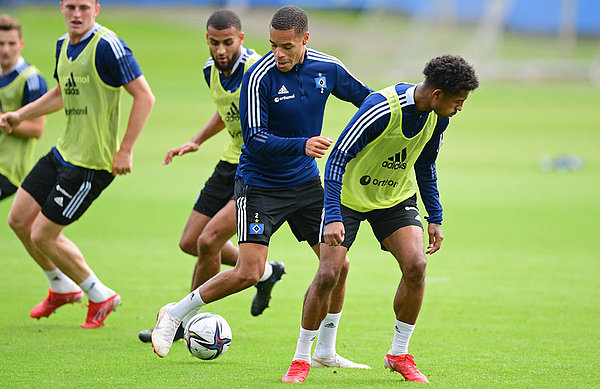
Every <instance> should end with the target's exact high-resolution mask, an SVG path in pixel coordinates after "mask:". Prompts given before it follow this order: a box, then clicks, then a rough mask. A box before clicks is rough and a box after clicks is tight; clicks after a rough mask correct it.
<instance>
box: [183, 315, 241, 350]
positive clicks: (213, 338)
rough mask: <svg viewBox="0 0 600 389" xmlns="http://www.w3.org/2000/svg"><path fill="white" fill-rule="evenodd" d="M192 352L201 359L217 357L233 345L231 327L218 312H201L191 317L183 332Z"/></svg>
mask: <svg viewBox="0 0 600 389" xmlns="http://www.w3.org/2000/svg"><path fill="white" fill-rule="evenodd" d="M183 338H184V340H185V344H186V346H187V348H188V350H190V354H192V355H193V356H195V357H196V358H200V359H205V360H208V359H215V358H217V357H218V356H219V355H221V354H223V353H224V352H225V351H227V349H229V346H230V345H231V328H230V327H229V324H228V323H227V321H226V320H225V319H223V317H221V316H219V315H217V314H216V313H209V312H204V313H199V314H197V315H194V316H193V317H191V318H190V319H189V321H188V322H187V324H186V326H185V331H184V334H183Z"/></svg>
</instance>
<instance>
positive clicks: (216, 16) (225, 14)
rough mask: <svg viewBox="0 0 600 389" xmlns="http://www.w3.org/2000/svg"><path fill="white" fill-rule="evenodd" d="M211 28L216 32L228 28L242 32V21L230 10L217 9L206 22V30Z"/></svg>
mask: <svg viewBox="0 0 600 389" xmlns="http://www.w3.org/2000/svg"><path fill="white" fill-rule="evenodd" d="M208 27H213V28H215V29H217V30H226V29H228V28H229V27H235V28H236V29H237V30H238V31H242V21H241V20H240V17H239V16H238V15H237V14H236V13H235V12H233V11H232V10H230V9H219V10H217V11H215V12H213V13H212V14H211V15H210V16H209V17H208V20H207V21H206V29H207V30H208Z"/></svg>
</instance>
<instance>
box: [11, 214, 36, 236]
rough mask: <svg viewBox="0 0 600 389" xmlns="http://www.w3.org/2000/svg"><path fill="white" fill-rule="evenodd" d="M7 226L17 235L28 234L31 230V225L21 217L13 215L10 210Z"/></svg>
mask: <svg viewBox="0 0 600 389" xmlns="http://www.w3.org/2000/svg"><path fill="white" fill-rule="evenodd" d="M8 226H9V227H10V228H11V229H12V230H13V231H14V232H15V234H17V235H18V236H22V235H29V234H30V231H31V226H30V225H28V224H27V223H25V221H24V220H23V219H21V218H19V217H18V216H16V215H14V214H13V213H12V212H11V213H9V214H8Z"/></svg>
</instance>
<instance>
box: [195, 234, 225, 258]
mask: <svg viewBox="0 0 600 389" xmlns="http://www.w3.org/2000/svg"><path fill="white" fill-rule="evenodd" d="M219 250H220V247H217V237H216V236H215V234H211V233H208V232H203V233H202V234H200V236H199V237H198V254H205V255H206V254H216V253H217V252H218V251H219Z"/></svg>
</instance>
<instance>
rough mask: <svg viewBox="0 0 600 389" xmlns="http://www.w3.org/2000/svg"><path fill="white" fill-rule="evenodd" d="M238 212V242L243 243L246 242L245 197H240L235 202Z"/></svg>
mask: <svg viewBox="0 0 600 389" xmlns="http://www.w3.org/2000/svg"><path fill="white" fill-rule="evenodd" d="M236 202H237V212H238V217H237V220H238V240H239V241H240V242H243V241H245V240H246V231H247V230H248V229H247V228H246V197H245V196H244V197H240V198H238V199H237V200H236Z"/></svg>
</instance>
